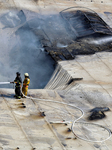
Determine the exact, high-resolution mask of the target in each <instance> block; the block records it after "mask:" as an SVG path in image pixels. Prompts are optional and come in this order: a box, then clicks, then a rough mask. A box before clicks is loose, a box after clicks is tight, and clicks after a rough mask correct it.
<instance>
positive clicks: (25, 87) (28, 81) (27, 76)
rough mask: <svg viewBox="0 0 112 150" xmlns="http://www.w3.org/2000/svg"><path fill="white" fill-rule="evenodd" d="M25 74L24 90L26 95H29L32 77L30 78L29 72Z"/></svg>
mask: <svg viewBox="0 0 112 150" xmlns="http://www.w3.org/2000/svg"><path fill="white" fill-rule="evenodd" d="M24 76H25V79H24V81H23V87H22V92H23V94H24V95H25V96H27V91H28V86H29V84H30V78H29V74H28V73H25V74H24Z"/></svg>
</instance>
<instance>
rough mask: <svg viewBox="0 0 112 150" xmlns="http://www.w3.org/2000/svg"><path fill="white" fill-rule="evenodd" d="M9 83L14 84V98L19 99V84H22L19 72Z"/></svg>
mask: <svg viewBox="0 0 112 150" xmlns="http://www.w3.org/2000/svg"><path fill="white" fill-rule="evenodd" d="M11 83H15V84H16V85H15V97H16V98H17V99H21V84H22V79H21V76H20V73H19V72H16V78H15V80H14V81H13V82H11Z"/></svg>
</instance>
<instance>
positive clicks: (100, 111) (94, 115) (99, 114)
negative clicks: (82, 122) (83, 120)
mask: <svg viewBox="0 0 112 150" xmlns="http://www.w3.org/2000/svg"><path fill="white" fill-rule="evenodd" d="M109 110H110V109H109V108H108V107H96V108H94V109H92V110H90V112H91V115H90V116H89V118H88V119H89V120H95V119H103V118H104V117H105V114H104V112H105V111H109Z"/></svg>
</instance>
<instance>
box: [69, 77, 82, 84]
mask: <svg viewBox="0 0 112 150" xmlns="http://www.w3.org/2000/svg"><path fill="white" fill-rule="evenodd" d="M82 79H83V78H72V79H70V80H69V81H68V83H67V85H69V84H71V83H72V82H74V81H80V80H82Z"/></svg>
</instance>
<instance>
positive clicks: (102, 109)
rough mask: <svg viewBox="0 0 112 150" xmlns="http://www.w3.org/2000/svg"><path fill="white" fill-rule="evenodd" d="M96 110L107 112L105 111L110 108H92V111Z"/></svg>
mask: <svg viewBox="0 0 112 150" xmlns="http://www.w3.org/2000/svg"><path fill="white" fill-rule="evenodd" d="M95 111H102V112H105V111H110V109H109V108H108V107H95V108H93V109H92V110H90V112H95Z"/></svg>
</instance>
